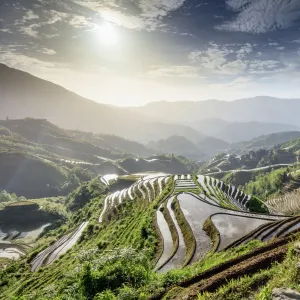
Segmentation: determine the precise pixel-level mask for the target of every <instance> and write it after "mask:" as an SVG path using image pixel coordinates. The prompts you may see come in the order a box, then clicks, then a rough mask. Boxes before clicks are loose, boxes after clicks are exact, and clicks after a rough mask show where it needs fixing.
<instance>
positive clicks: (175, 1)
mask: <svg viewBox="0 0 300 300" xmlns="http://www.w3.org/2000/svg"><path fill="white" fill-rule="evenodd" d="M185 1H186V0H151V1H149V0H140V1H138V2H136V3H132V5H133V6H135V11H136V13H135V14H130V13H129V12H128V11H127V10H126V9H124V5H126V2H127V1H124V0H123V1H115V0H102V1H91V0H77V1H76V0H75V1H74V2H75V3H77V4H79V5H81V6H83V7H87V8H89V9H91V10H93V11H95V12H97V13H99V15H100V16H101V17H102V18H103V19H104V20H106V21H109V22H112V23H115V24H116V25H118V26H122V27H125V28H128V29H138V30H141V29H146V30H155V29H157V28H159V27H160V26H161V25H162V24H163V18H164V17H166V16H167V15H168V14H169V13H170V12H172V11H175V10H177V9H179V8H180V7H181V6H182V5H183V4H184V2H185Z"/></svg>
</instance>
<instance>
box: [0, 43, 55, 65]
mask: <svg viewBox="0 0 300 300" xmlns="http://www.w3.org/2000/svg"><path fill="white" fill-rule="evenodd" d="M16 48H17V47H16V46H14V45H12V46H5V47H0V62H2V63H5V64H7V65H8V66H10V67H13V68H18V69H23V70H28V69H39V70H41V69H47V68H54V67H56V66H58V64H56V63H52V62H47V61H43V60H39V59H36V58H33V57H29V56H27V55H24V54H22V53H20V52H18V50H17V49H16Z"/></svg>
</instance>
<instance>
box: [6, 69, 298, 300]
mask: <svg viewBox="0 0 300 300" xmlns="http://www.w3.org/2000/svg"><path fill="white" fill-rule="evenodd" d="M1 69H2V70H6V71H5V72H6V73H7V74H9V76H8V78H10V76H17V75H18V76H20V77H21V78H23V79H22V84H23V88H24V91H23V92H24V93H23V94H24V95H23V97H24V99H26V101H27V103H31V106H29V107H31V109H30V110H29V109H27V108H26V107H25V108H24V111H21V110H20V111H14V110H13V106H12V105H11V104H10V103H9V102H7V99H8V98H10V97H11V96H12V95H13V97H14V99H15V102H14V105H19V104H18V103H19V102H18V101H21V96H20V95H19V94H18V93H17V92H16V91H14V90H13V89H12V87H11V86H10V85H9V83H7V82H6V84H8V86H7V87H6V88H7V91H8V92H7V95H8V96H7V95H6V96H5V97H3V98H1V99H0V101H2V102H1V105H2V106H1V108H2V107H4V110H3V111H1V112H0V115H1V117H2V118H3V120H0V299H1V300H2V299H3V300H4V299H25V300H27V299H37V300H44V299H94V300H130V299H132V300H138V299H141V300H145V299H202V300H210V299H214V300H215V299H220V300H221V299H228V300H230V299H260V300H261V299H264V300H265V299H271V298H270V295H271V293H272V290H273V288H277V287H286V286H287V287H291V288H295V287H297V285H298V284H299V280H298V279H297V276H295V274H297V264H296V261H297V255H298V254H297V251H296V250H294V249H295V247H297V244H296V243H298V241H299V232H300V218H299V213H300V204H299V203H300V201H299V199H300V198H299V193H300V192H299V190H300V177H299V176H300V173H299V170H300V165H299V157H300V156H299V155H300V134H299V131H298V127H297V126H300V124H298V123H297V122H294V123H293V124H285V123H280V122H275V121H276V120H274V119H272V118H270V119H268V120H267V122H264V121H265V120H262V119H261V117H260V116H259V114H258V115H257V118H254V117H253V111H254V110H256V109H257V107H260V105H259V103H257V100H256V99H252V100H251V101H252V104H251V105H250V104H249V106H248V109H249V111H248V112H247V114H246V115H245V116H244V117H243V120H240V119H239V118H238V117H236V118H235V119H234V118H229V117H228V118H227V119H226V120H222V119H220V115H219V112H218V111H219V109H220V108H218V107H219V102H217V103H215V109H216V112H215V113H214V112H213V111H212V109H211V108H210V105H211V103H212V100H210V101H203V103H190V102H188V101H187V102H186V103H174V104H172V103H164V102H162V103H159V102H158V103H152V104H150V105H146V106H145V107H135V108H132V107H126V108H117V107H114V106H107V105H104V104H99V103H96V102H93V101H90V100H87V99H84V98H82V97H80V96H78V95H75V94H73V93H71V92H69V91H67V90H64V89H62V88H61V87H59V86H56V85H53V84H51V83H48V82H46V81H41V79H38V78H35V77H33V76H31V75H29V74H26V73H20V71H17V70H13V69H6V67H5V66H1V67H0V71H1ZM0 73H1V72H0ZM32 82H35V83H36V84H37V85H39V87H40V88H41V89H40V90H39V89H37V90H36V91H35V94H34V95H33V94H32V90H31V89H30V86H31V85H32ZM1 84H2V86H1ZM1 87H3V83H2V82H1V83H0V89H1ZM44 91H48V92H49V93H50V91H51V95H52V96H51V99H55V101H53V103H52V104H51V105H50V104H49V101H50V100H49V99H50V98H47V97H48V96H46V100H45V101H40V102H37V101H38V99H39V97H41V95H42V93H43V92H44ZM53 95H55V97H54V96H53ZM49 97H50V96H49ZM275 100H276V99H275ZM275 100H274V101H275ZM22 101H23V100H22ZM24 101H25V100H24ZM47 101H48V102H47ZM276 101H278V102H280V103H281V101H280V100H276ZM267 102H268V101H266V104H265V105H266V107H268V105H269V104H268V103H267ZM55 103H56V104H57V103H60V108H61V111H60V114H56V113H54V111H53V107H55V105H56V104H55ZM244 103H248V100H240V102H239V101H233V102H232V103H226V104H225V103H223V104H222V105H223V106H222V107H223V108H222V109H223V110H224V111H226V110H227V109H228V107H230V109H232V110H234V111H239V109H240V108H237V107H240V106H241V107H243V106H244ZM249 103H250V102H249ZM253 103H256V104H255V105H254V104H253ZM291 103H293V105H294V106H295V107H296V108H297V105H298V103H297V102H295V101H294V100H293V101H292V100H291ZM4 104H5V105H4ZM33 104H34V105H33ZM178 105H179V106H180V109H181V112H186V113H188V114H189V117H186V116H183V117H182V118H179V117H178V113H177V110H176V109H175V111H174V115H171V114H167V113H166V110H169V109H170V107H173V106H174V107H177V106H178ZM235 105H237V106H235ZM252 105H253V106H252ZM278 105H279V104H278ZM279 106H281V104H280V105H279ZM158 107H159V111H157V109H158ZM203 107H204V108H205V110H206V115H205V116H206V117H208V118H209V119H207V118H204V115H203V116H201V114H202V112H201V113H200V116H199V117H198V116H196V115H195V113H194V111H193V110H194V109H197V113H199V108H201V109H203ZM34 108H36V109H34ZM282 109H283V108H282ZM251 110H252V111H251ZM66 111H67V112H68V114H69V115H70V116H72V120H70V118H68V117H67V115H66ZM162 113H163V114H164V115H165V118H164V122H161V120H162V118H160V114H162ZM11 116H13V117H11ZM4 118H5V119H4ZM116 120H117V121H116ZM178 120H180V123H178ZM286 121H287V120H285V121H284V122H286ZM120 124H122V126H121V125H120ZM265 286H267V287H268V290H265ZM263 293H265V294H267V296H268V297H269V298H264V296H262V295H263Z"/></svg>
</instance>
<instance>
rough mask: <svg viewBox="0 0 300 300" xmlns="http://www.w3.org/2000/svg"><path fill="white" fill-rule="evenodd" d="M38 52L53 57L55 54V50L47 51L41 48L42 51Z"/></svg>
mask: <svg viewBox="0 0 300 300" xmlns="http://www.w3.org/2000/svg"><path fill="white" fill-rule="evenodd" d="M38 52H41V53H44V54H47V55H55V54H56V51H55V50H53V49H49V48H42V49H40V50H38Z"/></svg>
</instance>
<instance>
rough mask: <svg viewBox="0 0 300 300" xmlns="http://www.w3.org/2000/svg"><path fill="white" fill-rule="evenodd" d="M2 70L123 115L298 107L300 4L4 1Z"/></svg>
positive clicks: (0, 12) (284, 0) (0, 7)
mask: <svg viewBox="0 0 300 300" xmlns="http://www.w3.org/2000/svg"><path fill="white" fill-rule="evenodd" d="M0 62H2V63H5V64H7V65H9V66H12V67H15V68H18V69H21V70H24V71H27V72H29V73H31V74H34V75H36V76H38V77H41V78H44V79H46V80H50V81H52V82H55V83H57V84H60V85H62V86H64V87H66V88H68V89H70V90H72V91H75V92H76V93H78V94H80V95H83V96H85V97H88V98H90V99H93V100H96V101H98V102H103V103H109V104H113V105H121V106H124V105H126V106H127V105H143V104H145V103H148V102H150V101H159V100H169V101H179V100H192V101H197V100H205V99H212V98H214V99H221V100H233V99H237V98H242V97H252V96H257V95H270V96H278V97H299V98H300V88H299V85H300V76H299V75H300V1H299V0H197V1H195V0H152V1H151V0H139V1H131V0H101V1H100V0H93V1H92V0H63V1H56V0H26V1H15V0H9V1H6V0H0Z"/></svg>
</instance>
